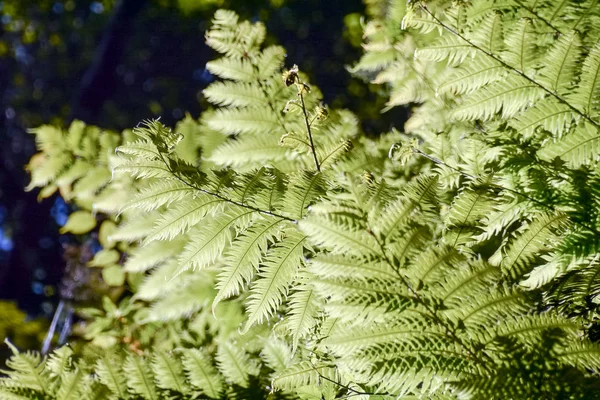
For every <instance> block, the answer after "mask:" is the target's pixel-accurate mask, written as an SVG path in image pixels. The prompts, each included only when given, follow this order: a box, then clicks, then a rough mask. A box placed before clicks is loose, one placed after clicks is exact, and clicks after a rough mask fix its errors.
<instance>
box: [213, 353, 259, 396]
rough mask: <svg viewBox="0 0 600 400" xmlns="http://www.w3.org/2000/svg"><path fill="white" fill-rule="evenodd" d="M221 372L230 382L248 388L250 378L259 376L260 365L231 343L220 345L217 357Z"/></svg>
mask: <svg viewBox="0 0 600 400" xmlns="http://www.w3.org/2000/svg"><path fill="white" fill-rule="evenodd" d="M216 361H217V365H218V367H219V371H221V373H222V374H223V376H224V377H225V379H226V380H227V381H228V382H233V383H235V384H237V385H240V386H241V387H244V388H245V387H248V384H249V381H248V379H249V376H250V375H257V374H258V370H259V368H258V365H257V364H256V362H255V360H251V359H250V357H249V355H248V353H246V352H245V351H243V350H242V349H241V348H240V347H239V346H235V345H233V344H231V343H230V342H222V343H219V347H218V349H217V356H216Z"/></svg>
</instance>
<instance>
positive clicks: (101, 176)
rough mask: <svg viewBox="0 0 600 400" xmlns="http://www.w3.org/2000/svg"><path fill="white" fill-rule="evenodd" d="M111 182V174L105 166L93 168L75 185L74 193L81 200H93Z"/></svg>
mask: <svg viewBox="0 0 600 400" xmlns="http://www.w3.org/2000/svg"><path fill="white" fill-rule="evenodd" d="M110 180H111V173H110V171H109V170H108V169H107V168H106V167H105V166H100V167H96V168H93V169H92V170H90V171H88V172H87V174H86V175H85V176H84V177H83V178H81V179H79V180H78V181H77V182H75V184H74V185H73V193H74V195H76V196H77V197H79V198H82V199H85V198H91V197H93V196H94V195H95V194H96V193H98V191H100V190H101V189H102V188H103V187H104V186H106V184H107V183H108V182H109V181H110Z"/></svg>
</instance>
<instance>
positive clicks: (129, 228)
mask: <svg viewBox="0 0 600 400" xmlns="http://www.w3.org/2000/svg"><path fill="white" fill-rule="evenodd" d="M159 218H160V213H158V212H149V213H144V214H141V215H136V218H131V219H129V220H128V221H127V222H125V223H123V224H121V225H119V226H118V227H117V230H116V231H115V232H114V233H112V234H111V235H110V237H109V239H110V240H111V241H113V242H134V241H136V240H140V239H142V238H144V237H145V236H147V235H148V234H150V233H151V232H152V229H153V228H154V225H155V224H156V221H157V220H158V219H159Z"/></svg>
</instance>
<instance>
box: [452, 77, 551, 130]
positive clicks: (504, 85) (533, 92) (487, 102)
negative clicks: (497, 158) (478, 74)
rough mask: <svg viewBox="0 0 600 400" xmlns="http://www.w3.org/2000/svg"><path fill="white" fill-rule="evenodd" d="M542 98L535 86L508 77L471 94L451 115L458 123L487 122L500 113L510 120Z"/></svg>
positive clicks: (522, 79) (523, 79)
mask: <svg viewBox="0 0 600 400" xmlns="http://www.w3.org/2000/svg"><path fill="white" fill-rule="evenodd" d="M542 96H543V91H542V89H540V88H539V87H538V86H537V85H536V84H534V83H532V82H530V81H529V80H527V79H525V78H523V77H521V76H517V75H510V76H508V78H507V79H506V80H502V81H497V82H494V83H491V84H490V85H487V86H484V87H483V88H481V89H479V90H478V91H476V92H474V93H472V94H471V95H470V96H469V97H468V100H467V101H466V102H465V103H463V104H460V105H459V106H458V107H457V108H456V109H455V110H454V111H453V112H452V113H451V115H452V117H453V118H455V119H457V120H460V121H473V120H477V119H480V120H484V121H487V120H490V119H492V118H493V117H494V116H496V114H497V113H499V112H500V111H502V117H503V118H510V117H513V116H515V115H516V114H517V113H518V112H520V111H521V110H523V109H525V108H526V107H528V106H529V105H530V104H533V103H535V102H536V101H537V100H539V99H540V98H541V97H542Z"/></svg>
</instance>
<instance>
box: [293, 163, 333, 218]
mask: <svg viewBox="0 0 600 400" xmlns="http://www.w3.org/2000/svg"><path fill="white" fill-rule="evenodd" d="M325 183H326V182H325V179H324V177H323V174H319V173H315V172H310V171H302V173H300V174H298V175H295V176H293V177H292V178H291V179H290V183H289V185H288V190H287V192H286V193H285V197H284V199H283V205H284V206H285V209H286V210H288V212H289V213H290V214H291V215H292V217H294V218H297V219H302V217H303V216H304V215H306V212H307V210H308V208H309V206H310V205H311V204H312V203H314V202H316V201H318V200H319V197H320V196H322V195H324V194H325Z"/></svg>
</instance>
